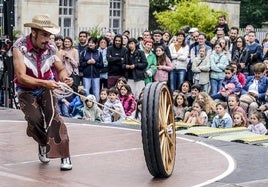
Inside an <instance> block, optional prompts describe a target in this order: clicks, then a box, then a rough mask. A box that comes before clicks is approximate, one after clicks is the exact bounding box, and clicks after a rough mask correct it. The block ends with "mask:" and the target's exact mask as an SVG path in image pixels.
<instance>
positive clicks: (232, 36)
mask: <svg viewBox="0 0 268 187" xmlns="http://www.w3.org/2000/svg"><path fill="white" fill-rule="evenodd" d="M238 34H239V28H238V27H231V31H230V40H229V45H228V46H229V53H230V55H231V58H232V57H233V56H234V51H235V50H236V39H237V37H238Z"/></svg>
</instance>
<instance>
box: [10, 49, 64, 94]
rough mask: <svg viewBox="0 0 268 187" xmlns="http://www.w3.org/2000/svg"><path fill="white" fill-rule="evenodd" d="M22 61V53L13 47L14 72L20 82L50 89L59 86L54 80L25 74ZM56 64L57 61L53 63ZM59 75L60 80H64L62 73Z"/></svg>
mask: <svg viewBox="0 0 268 187" xmlns="http://www.w3.org/2000/svg"><path fill="white" fill-rule="evenodd" d="M23 61H24V57H23V55H22V53H21V52H20V51H19V50H18V49H16V48H14V49H13V63H14V72H15V74H16V76H17V79H18V81H19V82H20V83H21V84H24V85H31V86H32V87H45V88H48V89H52V90H53V89H55V88H58V87H59V85H58V84H57V82H55V81H54V80H42V79H38V78H34V77H31V76H29V75H27V74H26V66H25V64H24V63H23ZM56 64H57V63H55V67H56ZM56 69H57V67H56ZM57 70H58V69H57ZM61 71H63V70H61ZM59 76H60V80H65V79H64V78H63V76H64V75H63V73H59ZM64 82H65V81H64ZM66 83H67V82H66ZM67 84H68V83H67Z"/></svg>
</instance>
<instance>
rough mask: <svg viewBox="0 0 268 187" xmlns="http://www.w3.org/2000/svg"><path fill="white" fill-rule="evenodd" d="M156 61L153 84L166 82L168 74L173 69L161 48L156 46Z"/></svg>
mask: <svg viewBox="0 0 268 187" xmlns="http://www.w3.org/2000/svg"><path fill="white" fill-rule="evenodd" d="M155 54H156V59H157V70H156V73H155V76H154V81H155V82H167V81H168V74H169V72H170V71H172V70H173V69H174V67H173V65H172V64H171V62H170V59H169V58H168V57H167V55H166V53H165V50H164V48H163V47H162V46H158V47H157V48H156V49H155Z"/></svg>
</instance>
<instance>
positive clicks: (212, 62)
mask: <svg viewBox="0 0 268 187" xmlns="http://www.w3.org/2000/svg"><path fill="white" fill-rule="evenodd" d="M239 31H240V30H239V28H238V27H235V26H232V27H231V28H230V29H229V26H228V24H227V22H226V18H225V16H220V17H219V24H218V25H217V26H216V27H215V30H214V33H215V37H213V38H211V39H210V40H208V39H207V36H206V33H204V32H202V31H199V30H198V28H194V27H193V28H190V27H188V26H185V27H183V28H182V29H181V30H179V31H178V32H177V33H176V34H175V35H174V36H172V35H171V34H170V33H168V32H163V31H161V30H154V31H153V32H151V31H148V30H146V31H144V32H143V35H142V36H141V37H139V38H134V37H131V33H130V32H129V31H125V32H124V33H122V34H114V33H113V32H106V33H105V35H103V36H101V37H99V38H96V37H92V36H90V33H88V32H86V31H81V32H80V33H79V36H78V40H79V42H78V44H77V45H74V43H73V40H72V39H71V38H70V37H65V38H63V37H61V36H52V38H51V42H54V43H55V45H56V46H57V47H58V50H59V54H60V58H61V60H62V61H63V62H64V64H65V66H66V69H67V71H68V73H69V75H70V76H71V75H72V74H73V73H75V74H78V75H79V77H80V80H79V87H78V86H77V88H76V89H77V90H78V91H79V93H80V92H82V93H80V94H81V95H83V97H75V96H70V97H68V98H59V111H60V114H61V115H63V116H68V117H74V118H81V119H85V120H91V121H102V122H106V123H111V122H116V121H118V120H119V121H120V120H121V119H124V118H126V117H129V118H132V119H135V120H140V114H141V108H142V107H141V105H142V91H143V88H144V87H145V85H146V84H148V83H150V82H166V83H167V84H168V86H169V89H170V92H171V93H172V95H173V99H174V113H175V117H176V120H178V121H183V122H186V123H193V124H195V125H207V126H212V127H222V128H228V127H237V126H246V127H248V128H249V129H250V130H251V131H254V132H261V133H262V134H265V133H266V131H264V130H260V131H258V130H256V128H257V129H262V127H264V128H265V129H266V128H267V113H268V112H267V109H268V91H267V88H268V78H267V74H268V71H267V70H268V34H267V35H266V38H265V39H264V40H263V41H262V42H261V43H259V41H258V40H257V38H256V33H255V32H254V28H253V27H252V26H251V25H248V26H247V27H246V32H245V33H239ZM55 77H56V76H55ZM74 89H75V88H74ZM77 108H79V109H77ZM259 113H260V115H259ZM252 125H253V126H252Z"/></svg>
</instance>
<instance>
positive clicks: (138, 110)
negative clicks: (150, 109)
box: [132, 100, 142, 121]
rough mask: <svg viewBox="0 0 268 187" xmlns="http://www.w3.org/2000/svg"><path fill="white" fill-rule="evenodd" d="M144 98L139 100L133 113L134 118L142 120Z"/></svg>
mask: <svg viewBox="0 0 268 187" xmlns="http://www.w3.org/2000/svg"><path fill="white" fill-rule="evenodd" d="M141 110H142V100H138V102H137V107H136V110H135V111H134V112H133V113H132V118H133V119H135V120H137V121H141Z"/></svg>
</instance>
